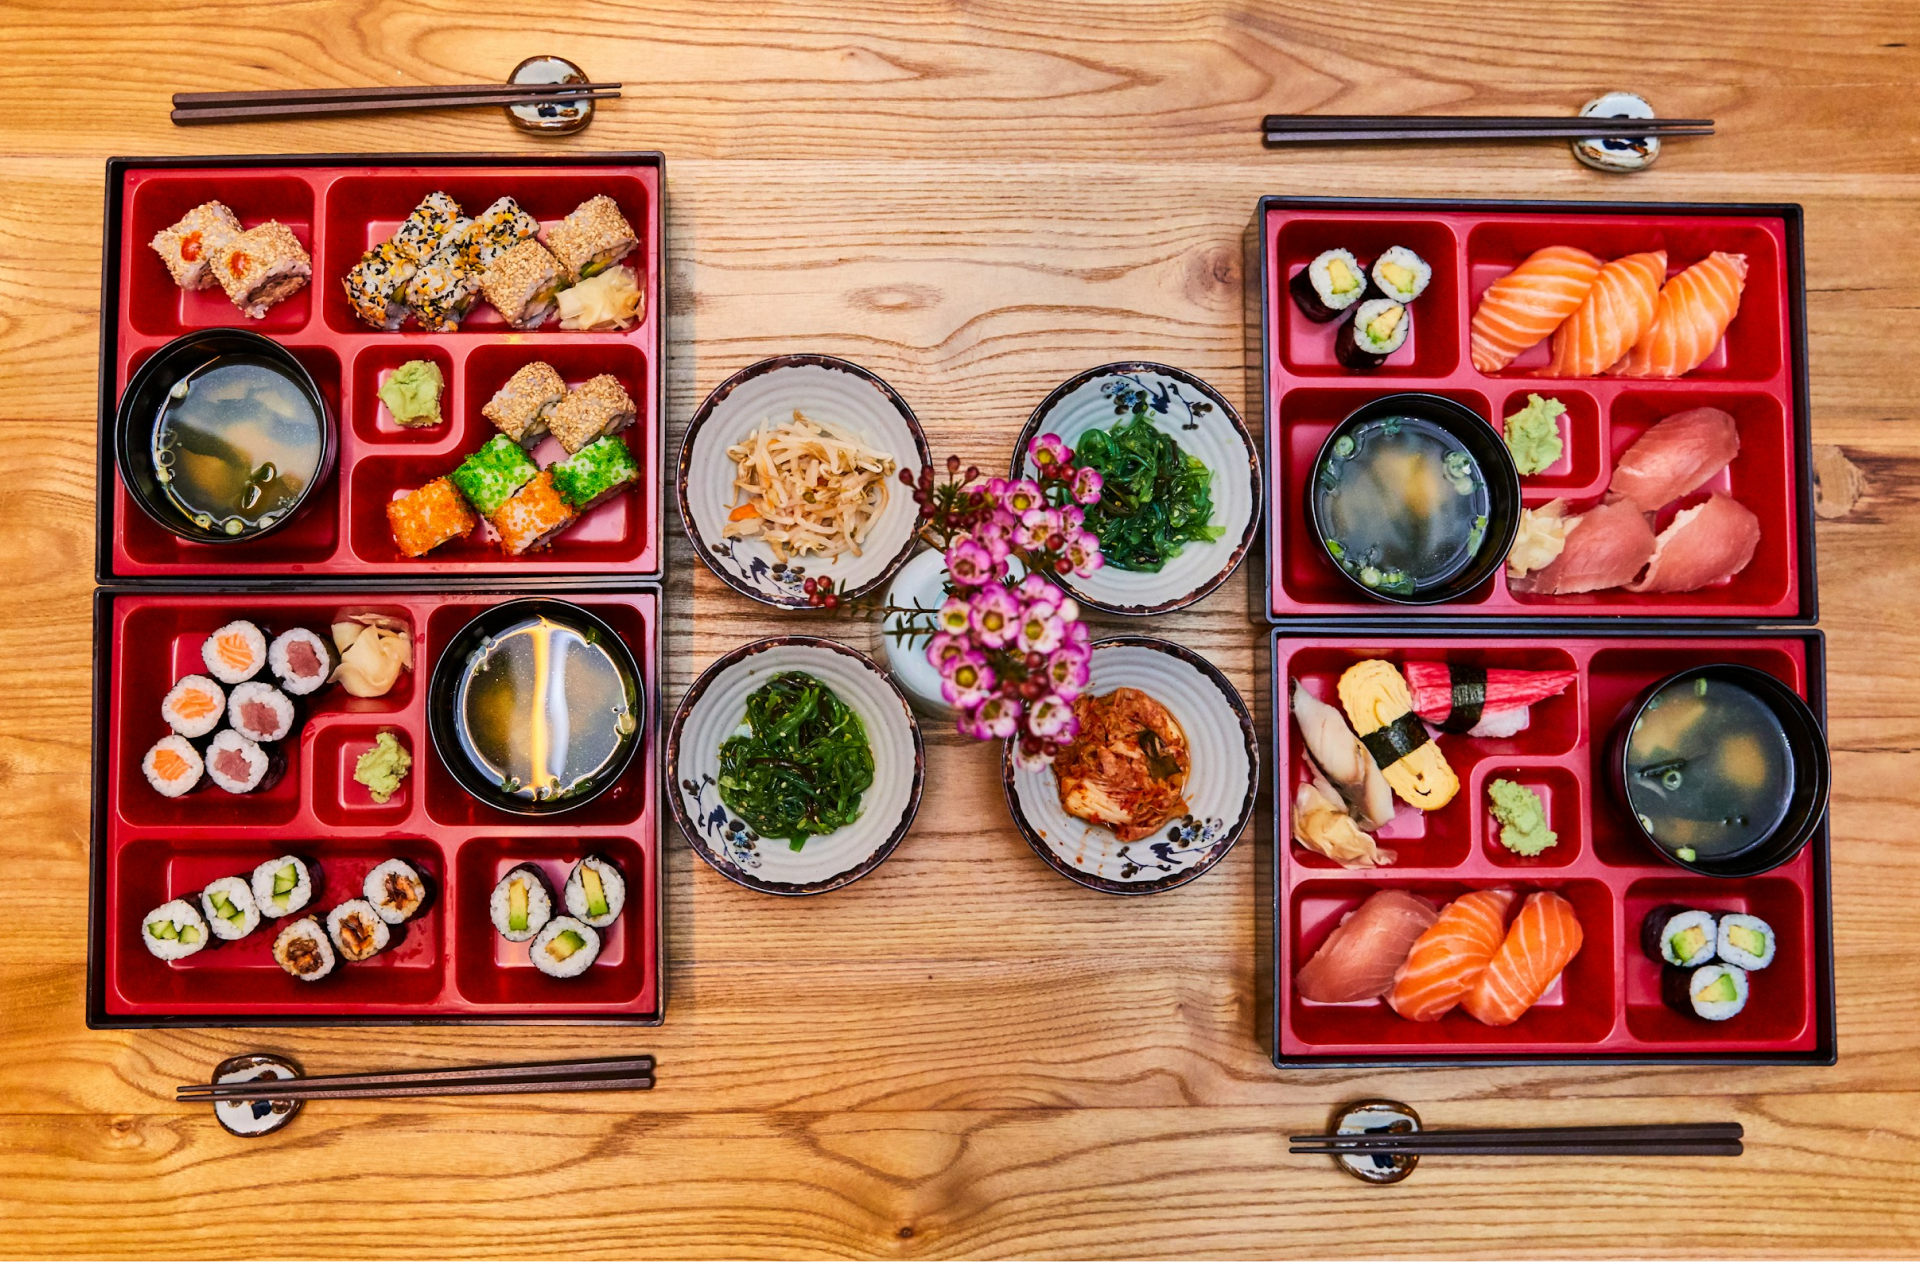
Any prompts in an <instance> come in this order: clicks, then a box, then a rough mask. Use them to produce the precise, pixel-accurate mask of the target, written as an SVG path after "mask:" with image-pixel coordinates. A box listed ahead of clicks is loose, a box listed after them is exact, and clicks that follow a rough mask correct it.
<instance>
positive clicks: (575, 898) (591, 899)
mask: <svg viewBox="0 0 1920 1262" xmlns="http://www.w3.org/2000/svg"><path fill="white" fill-rule="evenodd" d="M566 899H567V914H568V915H569V916H572V917H574V918H575V919H577V920H584V921H586V922H587V923H588V924H590V925H592V926H593V927H594V928H595V929H605V928H606V927H607V926H608V925H610V924H612V923H613V922H614V921H616V920H618V919H620V909H621V908H622V907H625V906H626V905H627V882H626V878H624V877H622V876H621V875H620V869H619V868H616V867H614V866H613V865H612V864H611V863H609V862H607V861H606V860H605V859H604V858H602V857H601V856H599V855H597V854H590V855H588V856H587V857H586V858H584V859H582V860H580V862H578V863H576V864H574V865H573V871H572V872H570V873H568V874H567V891H566Z"/></svg>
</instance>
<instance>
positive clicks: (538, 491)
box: [487, 439, 579, 556]
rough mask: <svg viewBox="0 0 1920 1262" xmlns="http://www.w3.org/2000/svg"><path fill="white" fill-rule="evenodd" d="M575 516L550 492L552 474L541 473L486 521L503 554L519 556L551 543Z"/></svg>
mask: <svg viewBox="0 0 1920 1262" xmlns="http://www.w3.org/2000/svg"><path fill="white" fill-rule="evenodd" d="M495 441H500V440H498V439H496V440H495ZM578 516H579V514H578V513H576V512H575V511H574V508H573V505H571V504H569V503H567V501H566V500H564V499H562V498H561V496H560V492H558V491H556V490H554V489H553V474H552V473H550V472H548V471H546V470H542V471H541V472H540V473H538V474H537V475H535V476H534V478H533V480H532V481H530V482H528V483H527V484H526V485H525V486H523V487H521V488H520V489H519V490H518V491H516V492H515V493H514V495H513V498H512V499H509V500H508V501H507V502H506V503H504V504H502V505H501V506H500V508H499V511H497V512H495V513H494V514H493V516H492V517H490V518H488V519H487V520H489V521H491V522H492V523H493V529H494V531H495V533H497V534H498V535H499V536H500V547H501V548H502V549H503V550H505V552H506V554H507V555H508V556H519V555H520V554H521V553H523V552H532V551H535V550H537V549H540V548H544V547H546V546H547V545H548V544H549V543H552V542H553V537H554V536H555V535H557V534H559V533H560V532H561V531H563V530H565V529H566V528H567V527H568V526H570V525H572V524H573V520H574V518H576V517H578Z"/></svg>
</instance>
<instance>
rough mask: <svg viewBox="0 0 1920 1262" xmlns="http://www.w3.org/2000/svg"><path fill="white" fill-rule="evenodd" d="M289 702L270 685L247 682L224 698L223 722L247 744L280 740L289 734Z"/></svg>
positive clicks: (290, 721)
mask: <svg viewBox="0 0 1920 1262" xmlns="http://www.w3.org/2000/svg"><path fill="white" fill-rule="evenodd" d="M293 720H294V710H293V701H292V700H291V699H290V698H289V697H288V696H287V694H286V693H284V692H281V691H280V690H279V689H278V688H275V687H274V686H273V685H272V684H269V683H262V682H261V681H260V680H258V679H250V680H248V681H247V682H246V683H244V684H235V685H234V686H233V692H232V693H231V694H230V695H229V696H228V697H227V722H228V723H229V724H231V725H232V726H233V730H234V731H236V732H238V733H240V735H242V736H244V737H246V738H247V739H248V740H250V741H254V742H256V743H258V744H262V745H264V744H267V743H269V742H272V741H277V740H284V739H286V735H287V733H288V732H291V731H292V730H293Z"/></svg>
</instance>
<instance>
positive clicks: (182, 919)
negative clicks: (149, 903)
mask: <svg viewBox="0 0 1920 1262" xmlns="http://www.w3.org/2000/svg"><path fill="white" fill-rule="evenodd" d="M209 937H210V935H209V933H208V931H207V922H206V921H205V920H203V919H202V918H201V916H200V913H199V912H198V911H196V910H195V909H194V906H193V904H192V903H190V902H188V901H187V900H186V899H184V898H176V899H174V900H173V901H172V902H170V903H162V904H160V905H159V906H158V907H156V908H154V909H153V910H152V911H150V912H148V913H147V914H146V915H145V916H144V917H142V918H141V921H140V941H142V942H144V943H146V944H147V950H148V951H150V952H152V953H153V957H154V958H155V959H159V960H184V959H186V958H187V957H188V956H189V955H192V954H194V953H195V952H196V951H203V950H205V949H206V946H207V941H208V938H209Z"/></svg>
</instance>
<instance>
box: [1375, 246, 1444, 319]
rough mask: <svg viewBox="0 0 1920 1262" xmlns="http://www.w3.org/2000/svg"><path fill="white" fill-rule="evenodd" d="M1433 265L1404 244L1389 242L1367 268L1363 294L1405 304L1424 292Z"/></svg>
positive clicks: (1431, 276) (1429, 279)
mask: <svg viewBox="0 0 1920 1262" xmlns="http://www.w3.org/2000/svg"><path fill="white" fill-rule="evenodd" d="M1432 280H1433V268H1431V267H1429V266H1428V265H1427V261H1426V260H1425V259H1423V258H1421V257H1420V256H1419V255H1418V254H1415V253H1414V252H1413V251H1412V250H1409V249H1408V248H1407V247H1406V246H1404V245H1395V246H1389V247H1388V248H1387V250H1386V252H1385V253H1383V254H1381V256H1380V257H1379V258H1377V259H1375V260H1374V261H1373V266H1372V267H1370V268H1368V269H1367V295H1366V296H1367V297H1369V298H1390V299H1392V300H1393V301H1394V302H1397V303H1401V304H1403V305H1404V304H1406V303H1409V302H1412V301H1413V300H1414V299H1415V298H1418V297H1419V296H1420V295H1421V294H1424V293H1426V292H1427V285H1428V284H1429V283H1431V282H1432Z"/></svg>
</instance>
